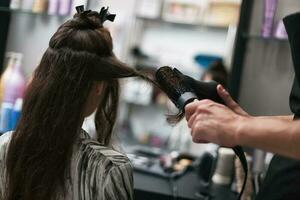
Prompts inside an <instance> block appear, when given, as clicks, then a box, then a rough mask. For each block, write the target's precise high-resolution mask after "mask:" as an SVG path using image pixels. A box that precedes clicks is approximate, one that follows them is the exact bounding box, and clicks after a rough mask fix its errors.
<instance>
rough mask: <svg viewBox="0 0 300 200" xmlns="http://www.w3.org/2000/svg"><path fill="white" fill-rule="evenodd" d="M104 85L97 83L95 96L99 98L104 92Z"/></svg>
mask: <svg viewBox="0 0 300 200" xmlns="http://www.w3.org/2000/svg"><path fill="white" fill-rule="evenodd" d="M102 88H103V84H102V83H101V82H98V81H97V82H95V94H96V95H97V96H99V95H100V94H101V92H102Z"/></svg>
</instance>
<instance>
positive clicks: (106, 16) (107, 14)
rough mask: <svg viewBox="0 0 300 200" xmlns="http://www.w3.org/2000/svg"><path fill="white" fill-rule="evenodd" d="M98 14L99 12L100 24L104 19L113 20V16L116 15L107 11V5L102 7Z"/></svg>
mask: <svg viewBox="0 0 300 200" xmlns="http://www.w3.org/2000/svg"><path fill="white" fill-rule="evenodd" d="M99 14H100V21H101V23H102V24H103V23H104V22H105V21H106V20H109V21H111V22H113V21H114V20H115V17H116V14H111V13H110V12H109V11H108V7H107V8H105V7H102V8H101V10H100V13H99Z"/></svg>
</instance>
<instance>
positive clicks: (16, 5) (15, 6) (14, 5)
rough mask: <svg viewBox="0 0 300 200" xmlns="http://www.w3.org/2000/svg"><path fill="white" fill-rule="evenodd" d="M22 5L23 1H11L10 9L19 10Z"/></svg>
mask: <svg viewBox="0 0 300 200" xmlns="http://www.w3.org/2000/svg"><path fill="white" fill-rule="evenodd" d="M21 5H22V1H21V0H11V2H10V5H9V7H10V9H13V10H17V9H20V8H21Z"/></svg>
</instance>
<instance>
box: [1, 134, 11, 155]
mask: <svg viewBox="0 0 300 200" xmlns="http://www.w3.org/2000/svg"><path fill="white" fill-rule="evenodd" d="M12 133H13V131H9V132H6V133H4V134H2V135H1V136H0V155H1V158H2V155H4V154H5V153H6V151H7V147H8V144H9V141H10V138H11V136H12ZM1 158H0V159H1Z"/></svg>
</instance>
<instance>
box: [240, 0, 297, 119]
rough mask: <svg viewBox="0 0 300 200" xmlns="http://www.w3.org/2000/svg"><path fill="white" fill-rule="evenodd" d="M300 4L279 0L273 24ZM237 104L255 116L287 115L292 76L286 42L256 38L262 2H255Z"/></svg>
mask: <svg viewBox="0 0 300 200" xmlns="http://www.w3.org/2000/svg"><path fill="white" fill-rule="evenodd" d="M299 8H300V2H299V1H294V0H284V1H283V0H279V7H278V10H277V15H276V21H278V20H279V19H281V18H283V16H285V15H287V14H289V13H292V12H295V11H297V10H299ZM251 17H252V21H251V26H250V35H252V38H249V40H248V47H247V51H246V56H245V61H244V67H243V73H242V80H241V87H240V97H239V102H240V104H241V105H242V106H243V107H244V108H245V110H246V111H248V112H249V113H251V114H254V115H281V114H290V113H291V112H290V109H289V93H290V90H291V85H292V81H293V77H294V70H293V63H292V60H291V55H290V49H289V44H288V41H287V40H286V41H279V40H274V39H268V40H265V39H262V38H259V35H260V29H261V24H262V19H263V1H261V0H255V1H254V7H253V13H252V16H251Z"/></svg>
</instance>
